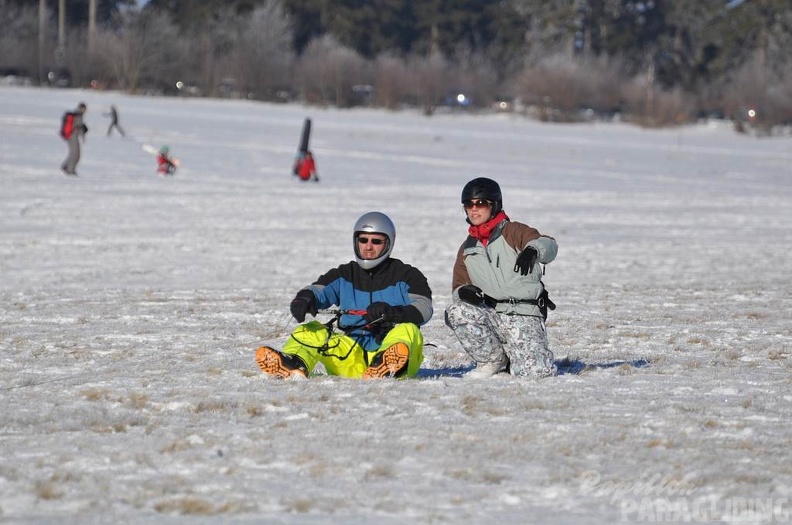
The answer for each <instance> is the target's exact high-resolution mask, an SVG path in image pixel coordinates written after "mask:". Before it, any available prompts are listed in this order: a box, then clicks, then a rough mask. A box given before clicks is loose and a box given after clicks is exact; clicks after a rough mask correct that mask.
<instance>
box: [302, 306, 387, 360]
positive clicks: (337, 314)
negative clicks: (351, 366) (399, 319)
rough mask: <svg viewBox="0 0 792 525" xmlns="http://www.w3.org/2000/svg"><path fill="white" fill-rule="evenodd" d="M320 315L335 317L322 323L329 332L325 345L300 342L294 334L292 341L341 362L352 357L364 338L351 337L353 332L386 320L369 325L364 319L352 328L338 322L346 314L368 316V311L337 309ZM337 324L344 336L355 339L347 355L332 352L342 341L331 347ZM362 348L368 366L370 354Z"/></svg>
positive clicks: (374, 321) (382, 318)
mask: <svg viewBox="0 0 792 525" xmlns="http://www.w3.org/2000/svg"><path fill="white" fill-rule="evenodd" d="M318 313H330V314H333V317H332V318H331V319H330V320H329V321H327V322H326V323H322V324H323V325H324V327H325V329H326V330H327V339H325V342H324V343H323V344H321V345H320V346H314V345H310V344H308V343H306V342H304V341H300V340H299V339H297V338H296V337H295V336H294V333H292V334H291V335H290V336H289V337H291V338H292V339H294V340H295V341H297V342H298V343H299V344H301V345H302V346H305V347H307V348H313V349H314V350H316V352H317V353H319V354H321V355H323V356H325V357H335V358H336V359H338V360H340V361H345V360H346V359H347V358H348V357H349V356H350V355H352V351H353V350H354V349H355V348H356V347H359V346H360V345H359V342H360V337H362V336H363V334H361V335H360V336H358V337H355V336H351V335H350V333H351V332H352V331H353V330H356V329H358V328H369V327H370V326H371V325H373V324H375V323H379V322H381V321H382V320H384V316H383V317H380V318H379V319H375V320H373V321H371V322H370V323H367V322H366V320H365V319H364V320H363V324H354V325H351V326H341V324H340V323H338V322H339V320H340V319H341V316H342V315H345V314H351V315H365V314H366V310H337V309H333V310H325V311H319V312H318ZM336 324H337V327H338V329H339V330H340V331H341V332H343V334H344V335H347V336H349V337H351V338H352V339H353V341H354V344H353V345H352V347H350V349H349V351H348V352H347V353H346V354H345V355H340V354H334V353H331V351H330V350H331V349H333V348H336V347H337V346H338V345H339V344H340V340H338V342H336V344H335V345H333V346H330V339H331V338H332V336H333V335H334V331H333V329H334V326H333V325H336ZM360 348H361V350H363V357H364V359H365V361H366V365H369V364H370V363H369V359H368V354H369V353H368V352H366V351H365V350H364V349H363V348H362V347H360Z"/></svg>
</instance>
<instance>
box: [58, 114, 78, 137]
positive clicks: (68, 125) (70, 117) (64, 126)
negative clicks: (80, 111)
mask: <svg viewBox="0 0 792 525" xmlns="http://www.w3.org/2000/svg"><path fill="white" fill-rule="evenodd" d="M74 116H75V114H74V112H72V111H67V112H66V113H64V114H63V118H62V119H61V128H60V134H61V137H63V138H64V139H67V140H68V139H69V138H70V137H71V136H72V133H74Z"/></svg>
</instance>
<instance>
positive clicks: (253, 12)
mask: <svg viewBox="0 0 792 525" xmlns="http://www.w3.org/2000/svg"><path fill="white" fill-rule="evenodd" d="M45 4H46V12H45V13H44V14H43V17H42V18H40V17H39V15H40V13H39V0H0V49H2V50H3V52H2V56H0V69H3V70H6V71H23V72H27V74H28V76H29V77H30V78H32V81H33V82H34V83H37V82H41V83H43V82H47V81H57V80H58V79H63V77H65V78H66V81H68V82H70V83H71V84H72V85H80V86H88V85H91V84H92V83H93V85H95V86H97V87H105V88H114V89H124V90H127V91H129V92H153V93H163V94H190V95H200V96H234V97H246V98H252V99H258V100H294V99H300V100H303V101H306V102H308V103H313V104H331V105H336V106H339V107H349V106H354V105H360V104H366V105H376V106H382V107H387V108H394V109H395V108H399V107H403V106H418V107H421V108H423V109H424V111H425V112H426V113H431V112H432V111H434V110H435V109H436V108H437V107H438V106H442V105H449V106H454V107H467V108H470V109H481V108H491V107H496V108H499V109H501V110H521V111H526V112H532V114H534V115H535V116H536V117H537V118H541V119H544V120H564V121H571V120H579V119H587V118H596V117H598V116H599V117H608V116H610V115H614V114H616V113H618V114H620V115H621V116H622V117H623V118H628V119H630V120H632V121H635V122H639V123H641V124H644V125H668V124H673V123H681V122H688V121H690V120H692V119H695V118H698V117H700V116H702V115H722V116H726V117H731V118H733V119H735V120H736V121H737V122H739V123H740V125H745V124H748V125H754V126H755V127H758V128H760V129H762V130H764V131H769V130H770V129H771V128H772V127H773V126H776V125H780V124H790V123H792V53H790V52H789V50H790V49H792V2H789V0H744V1H740V0H730V1H727V0H696V1H695V2H686V1H682V0H644V1H633V0H565V1H557V2H547V1H545V0H502V1H493V0H421V1H420V2H417V1H413V0H369V1H361V0H151V1H150V2H148V4H147V5H146V7H145V8H143V9H140V8H138V7H136V6H135V3H134V2H133V1H132V0H96V5H97V9H96V17H97V21H96V24H95V26H94V27H95V28H96V29H95V31H94V32H90V31H88V27H89V24H88V16H89V12H90V9H89V0H73V1H67V2H66V4H67V13H66V15H67V16H66V31H65V34H62V33H60V32H59V31H58V23H57V21H58V16H57V15H58V12H57V6H58V1H57V0H47V1H46V2H45ZM59 43H62V45H59ZM53 71H54V72H55V73H54V75H49V73H50V72H53ZM48 75H49V76H48ZM459 93H463V94H464V95H465V97H464V98H456V95H457V94H459Z"/></svg>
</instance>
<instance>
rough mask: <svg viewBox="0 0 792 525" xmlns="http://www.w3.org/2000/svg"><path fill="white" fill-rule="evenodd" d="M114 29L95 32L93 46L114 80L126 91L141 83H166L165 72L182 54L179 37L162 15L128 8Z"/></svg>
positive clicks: (171, 76) (170, 76) (178, 60)
mask: <svg viewBox="0 0 792 525" xmlns="http://www.w3.org/2000/svg"><path fill="white" fill-rule="evenodd" d="M123 17H124V18H123V20H122V23H121V25H120V29H119V30H118V31H108V30H105V31H102V32H100V33H98V34H97V48H98V49H100V50H101V57H102V61H103V64H104V66H105V68H106V69H107V70H108V71H109V72H110V73H111V74H112V76H113V77H114V80H115V82H116V83H117V84H118V85H119V86H120V87H121V88H124V89H126V90H128V91H129V92H130V93H135V92H136V91H137V90H138V89H139V88H140V87H141V85H142V84H143V85H146V86H147V87H149V86H151V85H152V84H156V85H157V87H159V88H161V89H163V88H165V86H166V85H168V84H170V82H169V79H172V78H174V76H175V75H173V74H169V72H171V71H172V69H173V67H174V65H175V64H178V63H180V62H181V61H182V60H183V59H184V58H185V57H186V54H187V53H186V49H185V47H184V44H183V40H182V39H180V38H179V36H178V33H177V31H176V28H175V27H174V26H173V25H172V24H171V23H170V20H169V19H168V17H167V16H166V15H163V14H159V13H157V12H153V11H144V12H140V11H129V12H127V13H125V14H124V15H123Z"/></svg>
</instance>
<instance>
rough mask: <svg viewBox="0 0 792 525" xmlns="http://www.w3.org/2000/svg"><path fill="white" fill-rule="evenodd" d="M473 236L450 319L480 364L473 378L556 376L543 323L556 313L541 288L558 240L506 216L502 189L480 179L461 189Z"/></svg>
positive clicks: (460, 260)
mask: <svg viewBox="0 0 792 525" xmlns="http://www.w3.org/2000/svg"><path fill="white" fill-rule="evenodd" d="M462 205H463V207H464V210H465V214H466V219H467V223H468V224H469V225H470V227H469V228H468V237H467V239H465V242H463V243H462V246H461V247H460V248H459V251H458V252H457V257H456V261H455V262H454V270H453V276H452V284H451V289H452V299H453V302H452V303H451V305H450V306H449V307H448V308H447V309H446V312H445V322H446V325H447V326H448V327H449V328H451V330H452V331H453V332H454V334H455V335H456V336H457V339H458V340H459V342H460V344H461V345H462V348H463V349H464V350H465V352H467V353H468V354H469V355H470V357H472V358H473V359H474V360H475V361H476V368H475V369H474V370H472V371H470V372H469V373H468V374H467V377H471V378H484V377H491V376H493V375H495V374H497V373H499V372H506V371H508V372H509V373H511V374H512V375H515V376H530V377H535V378H541V377H547V376H552V375H555V374H556V373H557V368H556V365H555V363H554V361H553V354H552V352H551V351H550V350H549V349H548V344H547V333H546V330H545V324H544V321H545V319H546V318H547V309H548V308H549V309H551V310H553V309H555V305H554V304H553V303H552V301H550V299H549V297H548V296H547V292H546V291H545V288H544V284H543V283H542V275H543V274H544V271H543V265H545V264H547V263H549V262H551V261H553V260H554V259H555V257H556V254H557V253H558V244H557V243H556V241H555V239H553V238H552V237H548V236H546V235H542V234H540V233H539V232H538V231H537V230H536V229H534V228H531V227H530V226H526V225H525V224H522V223H519V222H511V221H510V220H509V217H508V216H507V215H506V213H505V212H504V211H503V198H502V196H501V190H500V186H499V185H498V183H497V182H495V181H494V180H492V179H488V178H485V177H480V178H477V179H473V180H472V181H470V182H468V183H467V184H466V185H465V187H464V189H463V190H462Z"/></svg>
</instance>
